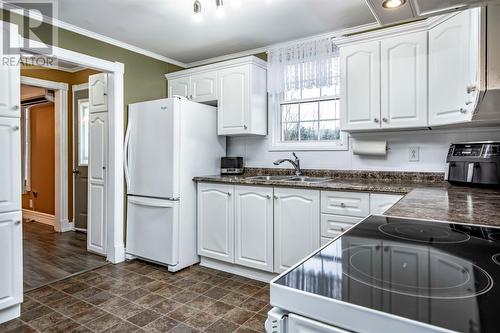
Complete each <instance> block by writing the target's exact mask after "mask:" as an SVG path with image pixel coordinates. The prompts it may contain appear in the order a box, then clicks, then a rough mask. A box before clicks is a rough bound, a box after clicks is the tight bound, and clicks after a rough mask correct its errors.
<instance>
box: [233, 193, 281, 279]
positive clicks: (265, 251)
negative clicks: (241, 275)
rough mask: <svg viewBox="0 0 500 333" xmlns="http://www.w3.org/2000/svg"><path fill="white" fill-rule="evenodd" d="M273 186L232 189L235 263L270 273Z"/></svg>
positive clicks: (271, 263) (271, 265) (271, 262)
mask: <svg viewBox="0 0 500 333" xmlns="http://www.w3.org/2000/svg"><path fill="white" fill-rule="evenodd" d="M273 234H274V231H273V189H272V188H271V187H250V186H237V187H236V188H235V263H237V264H239V265H243V266H248V267H252V268H256V269H261V270H265V271H269V272H272V271H273V270H274V267H273V256H274V254H273V242H274V241H273Z"/></svg>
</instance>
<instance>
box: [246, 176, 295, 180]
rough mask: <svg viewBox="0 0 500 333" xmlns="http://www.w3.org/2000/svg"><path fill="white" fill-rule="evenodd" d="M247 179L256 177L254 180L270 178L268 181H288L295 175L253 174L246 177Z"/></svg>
mask: <svg viewBox="0 0 500 333" xmlns="http://www.w3.org/2000/svg"><path fill="white" fill-rule="evenodd" d="M245 178H246V179H254V180H268V181H274V180H276V181H286V180H289V179H291V178H294V176H251V177H245Z"/></svg>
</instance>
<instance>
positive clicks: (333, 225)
mask: <svg viewBox="0 0 500 333" xmlns="http://www.w3.org/2000/svg"><path fill="white" fill-rule="evenodd" d="M361 220H362V218H359V217H351V216H341V215H330V214H321V237H326V238H336V237H338V236H340V235H341V234H343V233H344V232H346V231H347V230H349V229H350V228H352V227H353V226H354V225H356V224H357V223H359V222H361Z"/></svg>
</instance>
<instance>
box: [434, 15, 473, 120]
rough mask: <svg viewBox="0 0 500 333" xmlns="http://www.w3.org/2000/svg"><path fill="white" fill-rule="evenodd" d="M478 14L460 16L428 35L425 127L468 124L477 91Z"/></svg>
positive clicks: (439, 26)
mask: <svg viewBox="0 0 500 333" xmlns="http://www.w3.org/2000/svg"><path fill="white" fill-rule="evenodd" d="M478 16H479V12H478V11H477V10H468V11H464V12H461V13H459V14H457V15H455V16H454V17H452V18H451V19H449V20H447V21H445V22H444V23H442V24H440V25H438V26H436V27H435V28H433V29H431V30H430V32H429V107H430V113H429V124H430V125H431V126H432V125H444V124H452V123H459V122H466V121H469V120H471V118H472V111H473V108H474V107H475V105H476V103H475V101H476V98H477V91H478V88H479V87H478V85H479V83H478V82H477V80H478V69H479V56H478V40H479V18H478Z"/></svg>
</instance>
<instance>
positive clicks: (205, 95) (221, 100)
mask: <svg viewBox="0 0 500 333" xmlns="http://www.w3.org/2000/svg"><path fill="white" fill-rule="evenodd" d="M266 72H267V70H266V63H265V61H263V60H260V59H258V58H256V57H253V56H252V57H245V58H241V59H235V60H229V61H225V62H221V63H216V64H212V65H207V66H203V67H197V68H194V69H188V70H184V71H179V72H175V73H170V74H167V75H166V77H167V79H168V87H169V88H168V96H169V97H173V96H175V95H178V96H183V97H186V98H188V99H191V100H193V101H194V102H200V103H210V104H215V103H216V104H217V107H218V111H217V112H218V122H217V133H218V134H219V135H266V134H267V78H266Z"/></svg>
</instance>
